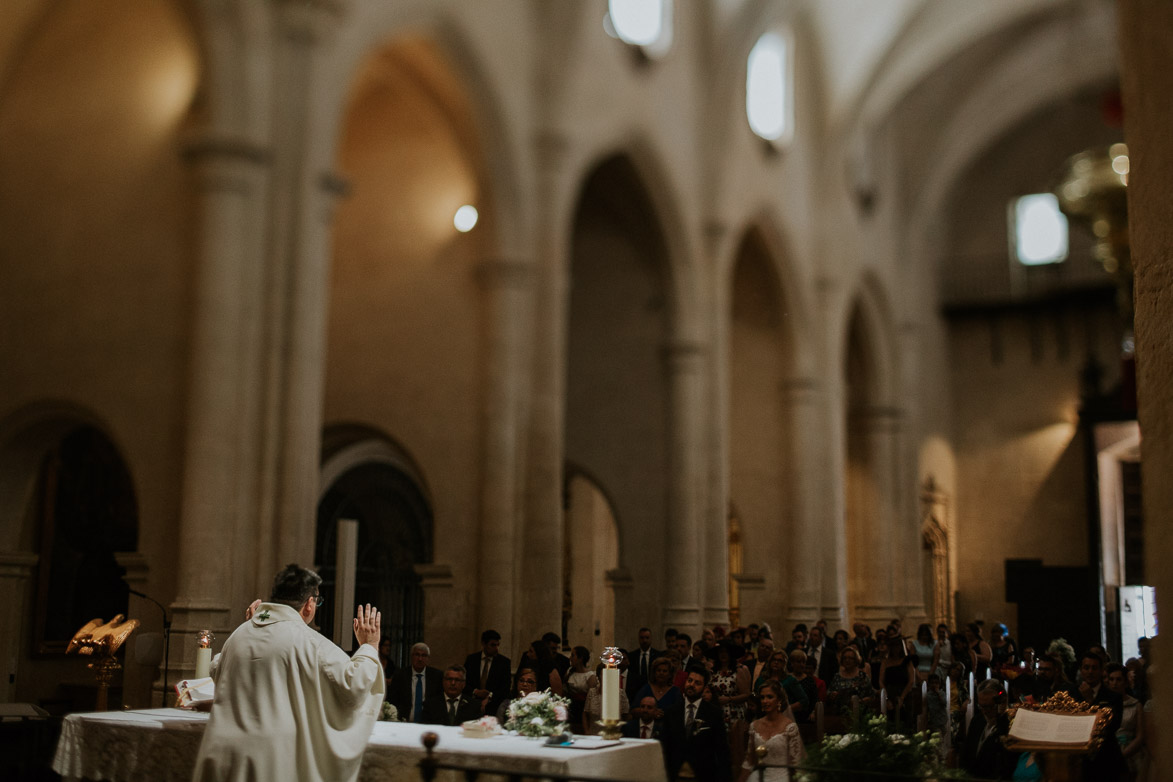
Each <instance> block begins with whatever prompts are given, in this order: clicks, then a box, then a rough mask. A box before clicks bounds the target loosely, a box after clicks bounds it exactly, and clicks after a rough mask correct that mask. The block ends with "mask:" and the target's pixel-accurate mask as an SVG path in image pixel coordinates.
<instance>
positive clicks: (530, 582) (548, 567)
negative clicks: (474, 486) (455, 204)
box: [506, 133, 571, 656]
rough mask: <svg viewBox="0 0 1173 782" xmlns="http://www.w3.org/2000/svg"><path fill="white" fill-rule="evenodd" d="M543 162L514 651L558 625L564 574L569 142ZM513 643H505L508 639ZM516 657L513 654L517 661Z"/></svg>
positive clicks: (551, 147)
mask: <svg viewBox="0 0 1173 782" xmlns="http://www.w3.org/2000/svg"><path fill="white" fill-rule="evenodd" d="M535 146H536V149H535V157H536V159H537V164H538V190H537V194H536V197H535V201H534V203H535V211H536V214H537V220H536V225H537V239H536V260H537V263H536V266H535V278H534V282H533V290H532V299H533V328H532V330H531V333H532V335H533V348H532V349H533V355H532V364H531V372H532V384H531V396H530V400H529V401H530V406H529V411H528V412H529V416H528V424H529V432H528V436H527V437H526V454H525V465H526V471H525V476H526V483H525V543H524V546H523V547H522V550H523V551H524V556H523V558H522V562H521V566H520V567H519V568H518V574H519V575H517V576H515V577H516V580H517V582H518V583H519V587H518V590H517V593H516V594H517V601H516V603H515V605H514V613H513V628H514V634H515V635H514V638H513V639H512V641H513V642H512V648H513V649H516V650H518V653H520V648H521V647H519V644H522V645H528V644H529V642H530V641H532V640H533V638H534V637H537V636H533V637H531V636H530V635H528V634H532V633H533V632H534V631H538V630H552V629H554V628H557V627H561V624H562V622H561V618H562V592H563V584H562V572H563V564H562V563H563V545H564V544H563V536H564V532H563V512H564V508H563V504H562V495H563V486H562V482H563V463H564V461H565V450H566V446H565V439H566V434H565V421H564V417H565V414H566V413H565V411H566V339H567V337H566V328H567V317H568V295H569V294H568V291H569V288H568V285H569V280H568V276H569V275H568V265H569V259H568V258H567V255H566V248H567V247H569V245H570V241H571V239H570V237H567V236H566V235H565V231H564V228H563V224H562V222H561V220H562V215H563V214H564V211H563V207H564V204H563V203H562V202H563V200H564V199H563V198H562V197H561V184H562V183H561V178H562V176H563V173H564V168H565V163H566V155H567V147H568V144H567V141H566V139H565V138H563V137H562V136H560V135H558V134H556V133H546V134H543V135H540V136H539V137H538V139H537V140H536V142H535ZM506 640H508V639H506ZM515 656H516V655H515Z"/></svg>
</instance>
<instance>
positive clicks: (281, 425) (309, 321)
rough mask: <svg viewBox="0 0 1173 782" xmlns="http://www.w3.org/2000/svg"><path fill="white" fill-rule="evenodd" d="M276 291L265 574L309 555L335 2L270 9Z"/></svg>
mask: <svg viewBox="0 0 1173 782" xmlns="http://www.w3.org/2000/svg"><path fill="white" fill-rule="evenodd" d="M274 8H275V11H276V14H275V19H276V27H277V33H278V34H277V36H276V37H275V39H274V53H275V56H274V72H275V74H276V82H275V84H276V87H275V102H274V105H275V106H276V110H277V114H276V120H275V122H274V123H273V125H274V130H273V143H274V150H275V153H276V155H275V164H274V171H273V193H274V196H275V197H274V200H273V216H272V223H273V230H272V234H271V235H272V237H273V242H272V246H271V247H270V248H269V252H270V271H271V274H272V278H271V285H272V294H271V299H270V313H269V326H270V334H269V339H268V341H267V345H266V350H267V355H268V359H269V371H268V381H269V382H268V385H267V389H266V391H267V393H266V396H267V399H266V402H267V406H268V410H267V412H268V415H269V418H268V420H267V422H266V428H265V440H266V446H265V456H264V461H265V469H266V478H267V485H266V486H265V487H264V488H263V489H262V501H263V502H264V503H265V507H266V510H267V513H265V514H264V517H263V519H262V524H264V525H265V526H267V527H269V528H270V529H271V530H272V531H273V534H272V535H271V536H270V538H269V539H270V541H271V543H270V545H269V546H268V547H267V548H266V550H264V551H262V553H261V555H260V557H259V558H258V564H257V570H258V573H259V574H264V575H263V578H264V579H266V580H267V579H268V578H270V577H271V574H272V573H274V572H275V571H276V570H277V569H278V568H280V567H281V566H283V565H284V564H286V563H288V562H298V563H301V564H303V565H309V564H310V563H311V562H312V561H313V554H314V540H315V533H316V510H317V499H318V480H319V475H320V463H319V460H320V453H319V452H320V450H321V436H322V395H323V389H324V386H325V371H326V324H327V303H328V301H329V285H330V273H329V270H330V240H331V234H330V227H331V223H332V221H333V209H334V205H335V203H336V200H337V198H338V197H339V196H340V195H342V194H343V193H344V192H345V189H346V186H345V183H344V181H343V180H342V179H341V178H340V177H338V176H337V175H335V174H334V173H333V172H332V171H330V166H331V165H332V161H333V149H332V148H323V147H319V146H318V145H317V141H318V140H319V139H321V138H327V137H328V134H327V133H325V132H324V131H323V130H322V126H321V124H320V123H318V122H317V121H315V117H314V115H313V106H312V101H311V100H310V96H311V95H312V93H313V81H314V74H315V73H316V66H318V64H319V50H320V49H321V46H322V42H323V41H324V40H325V39H326V37H327V36H328V35H329V34H330V32H331V31H332V29H333V26H334V25H335V24H336V23H337V19H338V16H337V14H338V11H339V6H338V5H337V3H335V2H332V0H298V1H297V2H294V0H282V2H278V3H276V4H275V6H274Z"/></svg>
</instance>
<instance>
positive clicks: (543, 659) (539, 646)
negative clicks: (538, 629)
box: [530, 638, 554, 665]
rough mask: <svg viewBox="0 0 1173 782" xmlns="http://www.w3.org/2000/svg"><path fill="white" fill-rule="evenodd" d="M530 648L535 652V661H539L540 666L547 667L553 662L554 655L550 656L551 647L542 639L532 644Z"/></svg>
mask: <svg viewBox="0 0 1173 782" xmlns="http://www.w3.org/2000/svg"><path fill="white" fill-rule="evenodd" d="M530 646H531V647H532V648H533V650H534V659H535V660H537V661H538V665H545V664H546V663H548V662H551V661H553V659H554V655H552V654H550V647H548V646H546V643H545V641H543V640H542V639H540V638H539V639H538V640H536V641H534V642H533V643H532V644H530Z"/></svg>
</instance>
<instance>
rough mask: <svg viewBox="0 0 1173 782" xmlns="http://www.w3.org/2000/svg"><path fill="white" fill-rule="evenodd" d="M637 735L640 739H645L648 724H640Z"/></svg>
mask: <svg viewBox="0 0 1173 782" xmlns="http://www.w3.org/2000/svg"><path fill="white" fill-rule="evenodd" d="M639 737H640V738H641V739H646V738H647V737H648V726H647V725H642V726H640V729H639Z"/></svg>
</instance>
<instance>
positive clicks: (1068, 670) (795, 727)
mask: <svg viewBox="0 0 1173 782" xmlns="http://www.w3.org/2000/svg"><path fill="white" fill-rule="evenodd" d="M987 635H988V639H987ZM500 641H501V638H500V635H499V634H498V633H497V632H496V631H494V630H486V631H485V632H484V633H483V634H482V635H481V649H480V650H479V651H476V652H473V653H472V654H470V655H469V656H468V657H467V659H466V660H465V661H464V665H451V666H448V668H446V669H445V670H444V671H443V672H441V671H440V670H438V669H436V668H434V667H432V666H430V665H429V664H428V663H429V659H430V650H429V648H428V647H427V645H426V644H423V643H418V644H416V645H415V646H414V647H412V650H411V655H410V665H409V666H407V667H405V668H404V669H402V670H399V671H395V673H394V675H393V676H392V678H391V683H390V685H389V686H388V689H387V698H388V700H390V701H391V702H392V703H393V704H394V705H395V707H396V709H397V710H398V713H399V715H400V718H401V719H404V720H409V721H414V722H425V723H431V724H448V725H458V724H460V723H461V722H463V721H465V720H468V719H477V718H479V717H480V716H482V715H491V716H496V718H497V719H498V721H499V722H501V723H502V724H504V723H505V722H507V720H508V714H509V704H510V703H511V702H512V700H513V699H516V698H523V697H525V696H526V695H527V694H529V693H532V692H541V691H544V690H549V691H551V692H552V693H554V694H557V695H562V696H564V697H566V698H567V699H568V700H569V701H570V719H569V724H570V728H571V730H573V731H574V732H576V733H583V734H592V733H597V731H598V728H597V725H598V722H599V720H600V718H601V711H602V708H601V704H602V665H601V664H597V651H596V652H595V653H594V654H592V650H590V649H588V648H587V647H585V646H574V647H572V648H569V650H568V651H569V654H563V644H562V639H561V638H560V637H559V636H558V635H557V634H555V633H552V632H551V633H547V634H546V635H545V636H543V637H542V638H541V639H538V640H536V641H534V642H533V643H531V644H530V645H529V647H527V648H526V649H525V650H524V651H523V653H522V655H521V658H520V660H519V662H518V664H517V665H516V666H514V665H513V664H512V662H511V660H510V659H509V658H508V657H505V656H504V655H503V654H502V653H501V651H500ZM652 641H653V636H652V631H651V629H650V628H647V627H643V628H640V630H639V631H638V634H637V642H636V644H635V645H633V646H632V647H631V648H630V649H629V650H623V654H624V659H623V662H622V664H621V665H620V670H619V677H620V704H619V707H620V712H621V715H622V719H623V720H624V726H623V734H624V735H625V736H627V737H630V738H644V739H652V740H658V741H660V742H661V748H662V750H663V756H664V761H665V765H666V769H667V771H668V776H669V778H670V779H675V778H676V776H677V774H678V773H679V771H680V769H681V768H682V767H683V766H684V764H685V763H687V764H688V768H690V769H691V773H692V774H693V775H694V776H695V777H696V778H697V779H713V780H720V781H721V782H729V780H732V779H733V778H734V776H737V777H739V778H740V779H745V778H746V777H747V776H748V775H749V773H750V771H751V770H752V769H754V768H757V767H758V764H759V762H760V763H761V764H762V765H764V766H765V767H767V768H768V769H771V770H772V771H773V773H772V774H767V776H766V778H767V779H779V780H783V779H788V778H789V777H788V775H787V774H786V773H785V769H786V768H787V767H790V766H793V765H795V764H797V763H798V762H799V761H800V760H802V758H803V757H804V756H805V748H804V747H805V745H806V744H810V743H811V742H813V741H815V740H816V739H817V737H818V735H819V734H820V733H821V732H826V733H837V732H839V733H841V732H846V731H849V730H850V729H851V726H852V725H854V724H857V721H858V720H860V719H861V718H863V717H865V716H867V715H871V714H883V716H885V717H886V718H887V719H888V720H889V721H890V722H891V723H892V726H893V729H894V730H896V731H897V732H913V731H916V730H921V729H928V730H932V731H934V732H936V733H939V734H942V736H943V737H944V740H943V743H942V747H943V754H944V748H948V758H947V760H948V762H949V764H950V765H953V766H957V767H960V768H962V769H964V770H965V771H966V772H968V773H969V774H971V775H973V776H976V777H981V778H991V779H1011V778H1013V779H1031V778H1041V777H1042V769H1041V768H1040V764H1041V763H1042V762H1043V761H1042V759H1041V758H1039V757H1036V756H1035V755H1034V754H1031V753H1022V754H1019V753H1012V752H1010V751H1009V750H1007V749H1006V748H1005V745H1004V744H1003V743H1002V742H1001V740H1000V739H1001V737H1002V736H1004V735H1006V731H1007V730H1008V729H1009V723H1008V720H1007V719H1006V709H1007V707H1008V706H1009V705H1010V704H1012V703H1027V704H1032V703H1041V702H1042V701H1045V700H1047V699H1048V698H1049V697H1051V696H1052V695H1054V694H1055V693H1058V692H1066V693H1068V694H1069V695H1070V696H1071V697H1072V698H1073V699H1075V700H1077V701H1084V702H1087V703H1089V704H1093V705H1106V706H1109V707H1111V708H1112V714H1113V716H1112V720H1111V722H1110V724H1109V726H1108V732H1109V734H1110V735H1111V736H1112V737H1113V738H1114V739H1115V740H1114V741H1110V742H1104V744H1103V746H1102V748H1101V749H1100V750H1099V751H1098V752H1096V753H1094V755H1093V756H1092V757H1091V758H1090V759H1089V760H1088V762H1087V767H1086V769H1085V772H1086V773H1085V778H1087V779H1104V780H1112V782H1117V781H1118V782H1125V781H1126V780H1127V781H1129V782H1131V780H1138V779H1139V780H1142V781H1143V780H1145V779H1146V777H1145V776H1144V774H1145V763H1144V757H1145V754H1146V752H1147V751H1150V749H1151V746H1150V742H1149V741H1148V740H1147V737H1148V736H1149V735H1151V732H1152V731H1151V725H1147V724H1146V716H1147V715H1148V714H1149V712H1151V702H1150V701H1149V698H1148V686H1147V681H1148V679H1147V674H1148V670H1149V659H1148V644H1147V639H1142V641H1143V643H1142V646H1141V649H1142V652H1141V657H1140V658H1137V659H1135V660H1129V661H1128V662H1127V663H1126V664H1120V663H1116V662H1112V661H1110V660H1109V659H1108V657H1107V653H1106V652H1105V651H1104V650H1103V648H1102V647H1093V648H1092V649H1090V650H1088V651H1086V652H1085V653H1084V654H1083V655H1081V656H1078V658H1077V655H1076V654H1075V652H1074V650H1072V649H1071V647H1070V646H1069V645H1067V644H1066V642H1065V641H1063V640H1062V639H1057V640H1056V641H1055V642H1053V643H1052V644H1051V645H1050V646H1049V647H1048V649H1047V650H1045V651H1043V652H1041V653H1040V652H1036V651H1035V650H1034V649H1031V648H1026V649H1019V647H1018V645H1017V643H1016V642H1015V640H1014V639H1013V638H1012V637H1011V636H1010V634H1009V633H1008V630H1007V628H1006V626H1005V625H1002V624H995V625H994V626H993V627H991V628H990V630H989V632H988V633H987V631H986V629H985V627H984V626H983V624H982V623H981V622H971V623H969V624H967V625H966V626H965V627H964V628H963V630H961V631H960V632H957V631H954V630H952V629H951V628H949V627H947V626H946V625H944V624H940V625H937V626H936V627H935V628H934V627H933V626H931V625H928V624H921V625H919V626H918V627H917V628H916V631H915V633H912V634H909V635H906V634H905V633H904V631H903V629H902V627H901V622H900V620H899V619H895V620H893V621H892V622H891V623H889V624H888V625H887V626H885V627H883V628H879V629H878V630H877V631H876V632H875V633H874V634H873V632H872V629H871V628H870V627H869V626H868V625H867V624H864V623H856V624H855V625H853V626H852V629H851V632H850V633H849V632H848V631H847V630H844V629H838V630H835V631H834V632H833V633H828V629H827V627H826V623H825V622H819V623H816V624H815V625H813V626H811V627H807V626H806V625H804V624H799V625H796V626H795V627H794V629H793V630H792V631H791V633H790V638H789V640H786V641H785V642H784V643H783V642H782V641H780V640H775V638H774V636H773V633H772V632H771V629H770V627H769V626H768V625H764V624H753V625H750V626H748V627H744V628H733V629H726V628H723V627H716V628H706V629H704V630H703V631H702V633H701V636H700V638H698V639H697V640H696V641H695V642H694V640H693V638H692V637H691V636H690V635H688V634H687V633H683V632H677V631H675V630H672V629H669V630H668V631H666V633H665V637H664V642H663V647H664V648H663V649H657V648H655V647H654V646H653V643H652ZM380 651H382V650H380ZM381 656H382V655H381ZM971 693H972V697H973V701H974V703H973V708H972V709H970V698H971ZM1148 722H1150V723H1151V720H1148ZM816 725H817V730H816ZM762 748H764V751H765V755H762V756H761V757H762V760H760V761H759V756H760V755H761V753H762V751H763V749H762ZM754 750H757V752H755V751H754ZM698 766H699V767H698Z"/></svg>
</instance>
